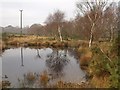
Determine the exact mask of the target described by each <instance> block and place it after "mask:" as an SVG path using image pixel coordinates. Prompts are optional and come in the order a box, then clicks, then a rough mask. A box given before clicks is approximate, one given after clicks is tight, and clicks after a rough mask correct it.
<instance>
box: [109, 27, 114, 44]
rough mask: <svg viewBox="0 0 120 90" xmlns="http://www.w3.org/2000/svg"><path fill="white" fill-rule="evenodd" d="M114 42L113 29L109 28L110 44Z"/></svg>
mask: <svg viewBox="0 0 120 90" xmlns="http://www.w3.org/2000/svg"><path fill="white" fill-rule="evenodd" d="M113 40H114V31H113V28H112V27H111V30H110V42H112V41H113Z"/></svg>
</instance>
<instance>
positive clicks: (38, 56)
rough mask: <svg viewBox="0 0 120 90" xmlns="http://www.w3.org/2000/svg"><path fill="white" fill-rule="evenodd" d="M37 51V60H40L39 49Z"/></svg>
mask: <svg viewBox="0 0 120 90" xmlns="http://www.w3.org/2000/svg"><path fill="white" fill-rule="evenodd" d="M36 50H37V56H36V57H37V58H41V56H40V53H39V49H36Z"/></svg>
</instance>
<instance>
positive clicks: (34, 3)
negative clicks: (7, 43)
mask: <svg viewBox="0 0 120 90" xmlns="http://www.w3.org/2000/svg"><path fill="white" fill-rule="evenodd" d="M77 1H78V0H6V1H5V0H4V1H1V3H0V9H1V10H0V11H1V13H2V14H1V16H0V26H8V25H12V26H20V25H19V24H20V11H19V10H20V9H23V26H27V25H29V26H30V25H32V24H34V23H38V24H44V21H45V20H46V18H47V16H48V15H49V14H50V13H53V12H54V11H55V10H57V9H60V10H62V11H64V12H65V16H66V19H70V18H72V17H74V16H75V3H76V2H77Z"/></svg>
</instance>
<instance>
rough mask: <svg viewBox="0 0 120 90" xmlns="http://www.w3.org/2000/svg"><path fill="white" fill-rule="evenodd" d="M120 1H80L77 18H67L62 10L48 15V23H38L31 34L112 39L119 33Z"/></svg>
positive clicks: (61, 37)
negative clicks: (119, 14) (119, 5)
mask: <svg viewBox="0 0 120 90" xmlns="http://www.w3.org/2000/svg"><path fill="white" fill-rule="evenodd" d="M118 8H119V7H118V4H117V2H109V0H97V1H96V0H86V1H84V0H82V1H78V2H77V3H76V11H77V14H76V16H75V18H74V19H72V20H66V19H65V13H64V12H63V11H61V10H56V11H55V12H53V13H51V14H49V15H48V17H47V18H46V21H45V25H37V24H34V25H32V26H31V27H30V30H29V31H28V33H29V34H35V35H40V36H52V37H55V38H60V41H62V40H63V39H68V38H71V39H82V40H89V47H91V45H92V42H93V41H98V40H99V41H101V40H108V41H110V42H112V41H113V40H114V39H115V38H116V36H117V33H118V29H117V28H118V27H117V26H118V20H119V19H118V18H119V17H118V13H119V10H118Z"/></svg>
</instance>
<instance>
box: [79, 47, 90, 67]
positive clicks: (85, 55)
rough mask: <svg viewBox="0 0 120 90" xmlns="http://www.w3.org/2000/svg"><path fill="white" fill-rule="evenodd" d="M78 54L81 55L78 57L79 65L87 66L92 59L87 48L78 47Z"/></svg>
mask: <svg viewBox="0 0 120 90" xmlns="http://www.w3.org/2000/svg"><path fill="white" fill-rule="evenodd" d="M78 52H79V53H81V56H80V65H81V66H88V64H89V62H90V60H91V58H92V52H91V51H90V49H89V48H86V47H80V48H79V49H78Z"/></svg>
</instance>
